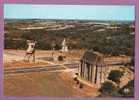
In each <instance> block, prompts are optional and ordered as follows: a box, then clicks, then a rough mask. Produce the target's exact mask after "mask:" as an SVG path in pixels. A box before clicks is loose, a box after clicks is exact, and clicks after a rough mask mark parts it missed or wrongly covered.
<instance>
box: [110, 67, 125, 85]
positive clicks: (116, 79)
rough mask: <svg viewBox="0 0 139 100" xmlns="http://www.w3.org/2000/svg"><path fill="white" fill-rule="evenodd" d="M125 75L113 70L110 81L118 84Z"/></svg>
mask: <svg viewBox="0 0 139 100" xmlns="http://www.w3.org/2000/svg"><path fill="white" fill-rule="evenodd" d="M122 75H123V73H122V72H121V71H119V70H112V71H111V72H110V74H109V76H108V79H109V80H112V81H114V82H116V83H117V84H118V83H119V82H120V78H121V77H122Z"/></svg>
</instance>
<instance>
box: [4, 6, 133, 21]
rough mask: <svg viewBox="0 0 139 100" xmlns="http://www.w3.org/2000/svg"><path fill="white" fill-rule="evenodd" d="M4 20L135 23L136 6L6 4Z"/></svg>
mask: <svg viewBox="0 0 139 100" xmlns="http://www.w3.org/2000/svg"><path fill="white" fill-rule="evenodd" d="M4 18H5V19H13V18H14V19H73V20H118V21H120V20H127V21H133V20H135V6H133V5H128V6H127V5H126V6H123V5H117V6H116V5H115V6H112V5H111V6H110V5H105V6H104V5H36V4H4Z"/></svg>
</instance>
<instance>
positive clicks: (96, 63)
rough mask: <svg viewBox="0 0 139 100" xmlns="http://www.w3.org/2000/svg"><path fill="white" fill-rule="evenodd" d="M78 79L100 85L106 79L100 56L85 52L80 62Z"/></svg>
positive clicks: (104, 67)
mask: <svg viewBox="0 0 139 100" xmlns="http://www.w3.org/2000/svg"><path fill="white" fill-rule="evenodd" d="M80 62H81V65H80V77H81V79H84V80H86V81H89V82H90V83H92V84H98V85H99V84H101V83H103V82H104V81H105V79H106V66H105V64H104V58H103V56H102V55H101V54H99V53H96V52H93V51H86V52H85V53H84V55H83V57H82V58H81V60H80Z"/></svg>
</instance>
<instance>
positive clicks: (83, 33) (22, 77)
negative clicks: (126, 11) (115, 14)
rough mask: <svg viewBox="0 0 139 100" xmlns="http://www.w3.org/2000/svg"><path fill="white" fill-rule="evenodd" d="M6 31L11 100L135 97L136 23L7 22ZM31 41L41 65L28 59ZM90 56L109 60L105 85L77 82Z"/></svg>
mask: <svg viewBox="0 0 139 100" xmlns="http://www.w3.org/2000/svg"><path fill="white" fill-rule="evenodd" d="M4 28H5V33H4V35H5V40H4V46H5V47H4V54H3V63H4V68H3V69H4V75H3V77H4V81H3V82H4V88H3V89H4V95H5V96H48V97H113V96H114V97H134V38H135V37H134V36H135V34H134V31H135V29H134V22H133V21H80V20H78V21H75V20H43V19H42V20H37V19H25V20H19V19H18V20H17V19H11V20H10V19H5V27H4ZM28 40H33V41H35V42H36V46H35V53H34V54H35V61H33V60H32V57H31V58H30V59H29V61H27V60H25V59H24V57H25V55H26V52H27V48H28V45H27V41H28ZM63 41H66V43H65V44H64V45H63ZM64 46H66V47H67V51H66V50H65V51H64V52H63V51H62V48H63V47H64ZM86 51H89V52H90V51H91V52H92V51H93V52H94V53H96V54H101V55H103V56H101V57H102V58H103V59H104V64H105V65H104V68H105V70H103V71H102V72H98V74H102V73H104V74H105V78H106V79H105V81H104V82H103V83H96V84H95V83H91V82H89V81H87V80H85V79H82V78H81V77H80V76H79V79H75V78H74V76H75V75H76V74H79V75H80V73H81V68H80V67H81V66H82V64H81V63H82V61H81V59H82V58H83V56H84V54H85V53H86ZM90 57H91V56H90ZM92 58H93V57H92ZM93 59H94V58H93ZM85 61H86V59H85ZM94 62H95V59H94ZM89 63H90V62H89ZM87 64H88V62H87ZM87 64H86V65H85V66H84V67H86V66H87ZM95 64H96V66H97V62H96V63H95ZM99 64H100V63H99ZM99 64H98V65H99ZM88 69H89V68H88ZM97 70H99V69H97ZM85 72H86V73H89V71H88V70H85ZM88 77H89V75H88ZM96 78H97V79H99V76H97V77H96Z"/></svg>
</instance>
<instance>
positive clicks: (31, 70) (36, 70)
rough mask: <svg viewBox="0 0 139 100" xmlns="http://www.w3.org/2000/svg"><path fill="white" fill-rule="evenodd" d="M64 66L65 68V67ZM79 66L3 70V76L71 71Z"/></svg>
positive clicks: (67, 65)
mask: <svg viewBox="0 0 139 100" xmlns="http://www.w3.org/2000/svg"><path fill="white" fill-rule="evenodd" d="M65 66H66V67H65ZM78 66H79V64H78V63H75V64H63V65H62V64H61V65H49V66H36V67H28V68H27V67H26V68H7V69H4V74H18V73H29V72H42V71H47V72H57V71H67V70H69V71H72V70H74V69H78Z"/></svg>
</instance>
